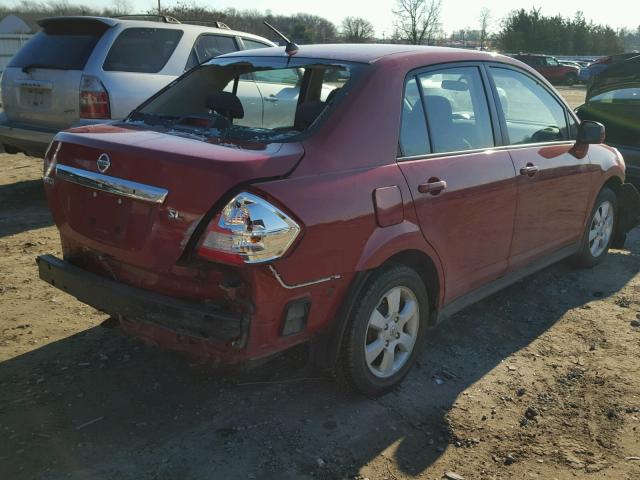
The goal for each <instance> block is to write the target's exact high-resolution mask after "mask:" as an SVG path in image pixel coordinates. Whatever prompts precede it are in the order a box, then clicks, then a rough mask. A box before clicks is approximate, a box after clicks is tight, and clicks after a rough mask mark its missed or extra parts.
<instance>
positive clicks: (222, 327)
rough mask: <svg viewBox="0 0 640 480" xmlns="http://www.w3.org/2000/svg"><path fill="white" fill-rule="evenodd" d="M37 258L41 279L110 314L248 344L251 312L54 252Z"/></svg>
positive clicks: (175, 329) (184, 332) (223, 340)
mask: <svg viewBox="0 0 640 480" xmlns="http://www.w3.org/2000/svg"><path fill="white" fill-rule="evenodd" d="M36 262H37V264H38V270H39V276H40V278H41V279H42V280H44V281H45V282H47V283H49V284H51V285H53V286H54V287H56V288H59V289H60V290H62V291H64V292H66V293H68V294H70V295H73V296H74V297H76V298H77V299H78V300H80V301H81V302H83V303H86V304H87V305H91V306H92V307H94V308H96V309H98V310H101V311H103V312H105V313H108V314H110V315H114V316H118V317H125V318H126V319H128V320H131V321H134V322H140V323H144V324H151V325H155V326H160V327H163V328H165V329H169V330H172V331H174V332H175V333H177V334H182V335H187V336H190V337H195V338H199V339H202V340H206V341H220V342H229V343H231V344H232V345H233V346H234V347H238V348H241V347H244V346H245V345H246V340H247V336H248V329H249V316H248V314H242V313H234V312H226V311H223V310H221V309H220V307H218V306H216V305H210V304H205V303H197V302H189V301H185V300H180V299H175V298H172V297H167V296H165V295H160V294H157V293H154V292H150V291H148V290H143V289H140V288H136V287H132V286H129V285H125V284H123V283H120V282H117V281H114V280H111V279H109V278H105V277H102V276H100V275H96V274H94V273H91V272H88V271H86V270H83V269H81V268H78V267H76V266H74V265H72V264H71V263H69V262H67V261H64V260H61V259H59V258H56V257H54V256H52V255H42V256H39V257H38V258H37V259H36Z"/></svg>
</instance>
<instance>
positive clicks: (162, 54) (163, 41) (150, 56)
mask: <svg viewBox="0 0 640 480" xmlns="http://www.w3.org/2000/svg"><path fill="white" fill-rule="evenodd" d="M182 33H183V32H182V30H177V29H169V28H127V29H126V30H123V31H122V33H120V35H118V38H116V41H115V42H113V45H112V46H111V49H110V50H109V53H108V55H107V58H106V60H105V61H104V65H103V66H102V69H103V70H108V71H116V72H140V73H158V72H159V71H160V70H162V69H163V68H164V66H165V65H166V63H167V62H168V61H169V58H171V55H172V54H173V52H174V50H175V49H176V46H177V45H178V42H179V41H180V38H181V37H182Z"/></svg>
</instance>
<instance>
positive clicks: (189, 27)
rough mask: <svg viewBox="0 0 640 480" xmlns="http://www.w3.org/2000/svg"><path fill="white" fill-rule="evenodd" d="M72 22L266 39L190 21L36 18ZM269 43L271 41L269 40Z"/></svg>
mask: <svg viewBox="0 0 640 480" xmlns="http://www.w3.org/2000/svg"><path fill="white" fill-rule="evenodd" d="M69 21H71V22H73V21H91V22H96V23H102V24H103V25H106V26H107V27H115V26H116V25H123V26H126V27H150V26H154V27H157V28H171V29H179V30H185V31H195V32H203V33H204V32H215V33H220V34H222V35H231V36H234V35H237V36H240V37H244V38H249V39H255V40H260V41H264V40H267V39H266V38H264V37H261V36H259V35H254V34H252V33H248V32H241V31H238V30H231V29H229V28H217V27H213V26H207V25H194V24H191V23H174V22H162V21H154V20H150V19H147V20H145V19H132V18H117V17H100V16H91V15H75V16H60V17H47V18H43V19H41V20H38V25H40V26H41V27H43V28H44V27H45V26H46V25H51V24H54V23H58V22H59V23H63V22H69ZM267 41H269V43H272V44H273V42H271V41H270V40H267Z"/></svg>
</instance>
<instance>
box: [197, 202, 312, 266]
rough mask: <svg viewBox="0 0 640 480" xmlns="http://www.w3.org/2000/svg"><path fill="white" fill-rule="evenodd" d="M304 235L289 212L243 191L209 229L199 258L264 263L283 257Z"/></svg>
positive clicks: (239, 262)
mask: <svg viewBox="0 0 640 480" xmlns="http://www.w3.org/2000/svg"><path fill="white" fill-rule="evenodd" d="M299 233H300V227H299V226H298V224H297V223H296V222H294V221H293V220H292V219H291V218H290V217H289V216H288V215H287V214H286V213H284V212H282V211H281V210H280V209H278V208H276V207H274V206H273V205H271V204H270V203H269V202H267V201H266V200H264V199H262V198H260V197H258V196H256V195H254V194H251V193H248V192H242V193H239V194H238V195H236V196H235V197H234V198H233V199H231V201H230V202H229V203H228V204H227V205H226V206H225V207H224V208H223V209H222V211H221V212H220V213H218V214H217V215H216V216H215V217H214V218H213V220H211V222H210V223H209V225H208V226H207V229H206V230H205V232H204V234H203V235H202V240H201V241H200V243H199V244H198V247H197V252H198V255H199V256H201V257H204V258H206V259H209V260H215V261H220V262H224V263H233V264H243V263H262V262H268V261H270V260H275V259H277V258H280V257H281V256H282V255H284V254H285V253H286V251H287V250H288V249H289V247H290V246H291V244H292V243H293V242H294V240H295V239H296V238H297V237H298V235H299Z"/></svg>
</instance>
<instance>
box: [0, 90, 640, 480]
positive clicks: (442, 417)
mask: <svg viewBox="0 0 640 480" xmlns="http://www.w3.org/2000/svg"><path fill="white" fill-rule="evenodd" d="M569 93H573V92H569ZM575 95H577V97H579V92H578V93H576V94H575ZM578 101H579V98H578ZM40 175H41V164H40V161H39V160H37V159H33V158H29V157H25V156H20V155H19V156H10V155H0V472H2V473H0V478H6V479H12V480H13V479H63V478H73V479H118V480H126V479H132V480H133V479H135V480H141V479H167V480H169V479H311V478H319V479H343V478H348V479H360V480H362V479H364V478H369V479H372V480H373V479H389V480H396V479H405V478H426V479H438V480H439V479H441V478H450V479H451V478H452V479H455V478H461V477H462V478H465V479H467V480H469V479H530V478H538V479H549V480H552V479H558V480H561V479H576V478H577V479H582V478H586V479H640V431H639V430H640V363H639V361H638V358H639V356H640V327H639V326H638V325H640V323H637V322H636V320H638V318H640V313H639V312H640V274H639V271H640V230H638V229H637V230H636V231H634V232H633V233H632V235H631V236H630V239H629V242H628V247H629V250H615V251H612V252H611V254H610V256H609V258H608V259H607V260H606V261H605V262H604V263H603V264H602V265H600V266H598V267H597V268H595V269H593V270H576V269H574V268H572V267H571V266H569V265H567V264H566V263H561V264H558V265H556V266H553V267H551V268H548V269H546V270H544V271H542V272H540V273H538V274H536V275H534V276H532V277H530V278H529V279H527V280H524V281H522V282H520V283H519V284H517V285H514V286H512V287H510V288H508V289H507V290H504V291H503V292H501V293H499V294H497V295H495V296H493V297H491V298H489V299H487V300H485V301H483V302H481V303H479V304H477V305H475V306H473V307H470V308H468V309H467V310H466V311H463V312H461V313H460V314H458V315H456V316H455V317H454V318H452V319H451V320H450V321H449V322H448V323H446V324H444V325H442V326H441V327H440V328H438V329H437V330H436V331H434V332H432V333H431V334H430V335H429V338H428V341H427V343H426V345H425V348H424V351H423V352H422V354H421V355H420V357H419V363H418V365H417V368H415V369H413V371H412V372H411V374H410V375H409V377H408V378H407V379H406V381H405V382H404V384H403V385H402V387H401V388H400V389H399V390H397V391H396V392H394V393H391V394H389V395H387V396H385V397H383V398H381V399H378V400H368V399H365V398H362V397H360V396H357V395H355V394H351V393H347V392H345V391H344V390H343V389H341V388H340V387H339V386H338V385H337V384H335V383H334V382H333V381H331V379H328V378H325V377H322V376H320V375H318V374H317V373H315V372H313V371H309V370H308V369H307V368H306V367H305V361H304V355H303V354H302V352H298V351H295V352H291V353H288V354H286V355H285V356H282V357H280V358H278V359H276V360H275V361H273V362H271V363H269V364H266V365H264V366H263V367H261V368H259V369H257V370H254V371H251V372H248V373H241V374H239V373H234V374H231V373H228V372H227V373H223V372H219V371H215V370H212V369H211V368H210V367H207V366H202V365H192V364H190V363H189V362H188V361H187V360H186V359H185V358H183V357H180V356H178V355H175V354H172V353H168V352H166V351H161V350H158V349H154V348H151V347H146V346H144V345H142V344H141V343H139V342H138V341H136V340H134V339H131V338H129V337H127V336H126V335H125V334H124V333H122V332H121V331H120V330H119V329H107V328H104V327H101V326H100V324H101V322H102V321H104V320H105V319H106V316H105V315H103V314H100V313H98V312H96V311H94V310H93V309H91V308H89V307H87V306H84V305H82V304H80V303H79V302H77V301H76V300H75V299H73V298H72V297H69V296H67V295H65V294H64V293H62V292H60V291H59V290H56V289H54V288H53V287H50V286H48V285H46V284H44V283H42V282H41V281H40V280H38V278H37V273H36V266H35V262H34V258H35V257H36V255H38V254H43V253H54V254H60V248H59V240H58V235H57V231H56V229H55V227H54V226H53V225H52V221H51V218H50V216H49V213H48V210H47V207H46V204H45V201H44V197H43V193H42V188H41V181H40ZM634 325H635V326H634ZM446 472H449V476H448V477H446V476H445V473H446ZM455 474H457V475H459V477H456V476H455Z"/></svg>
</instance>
